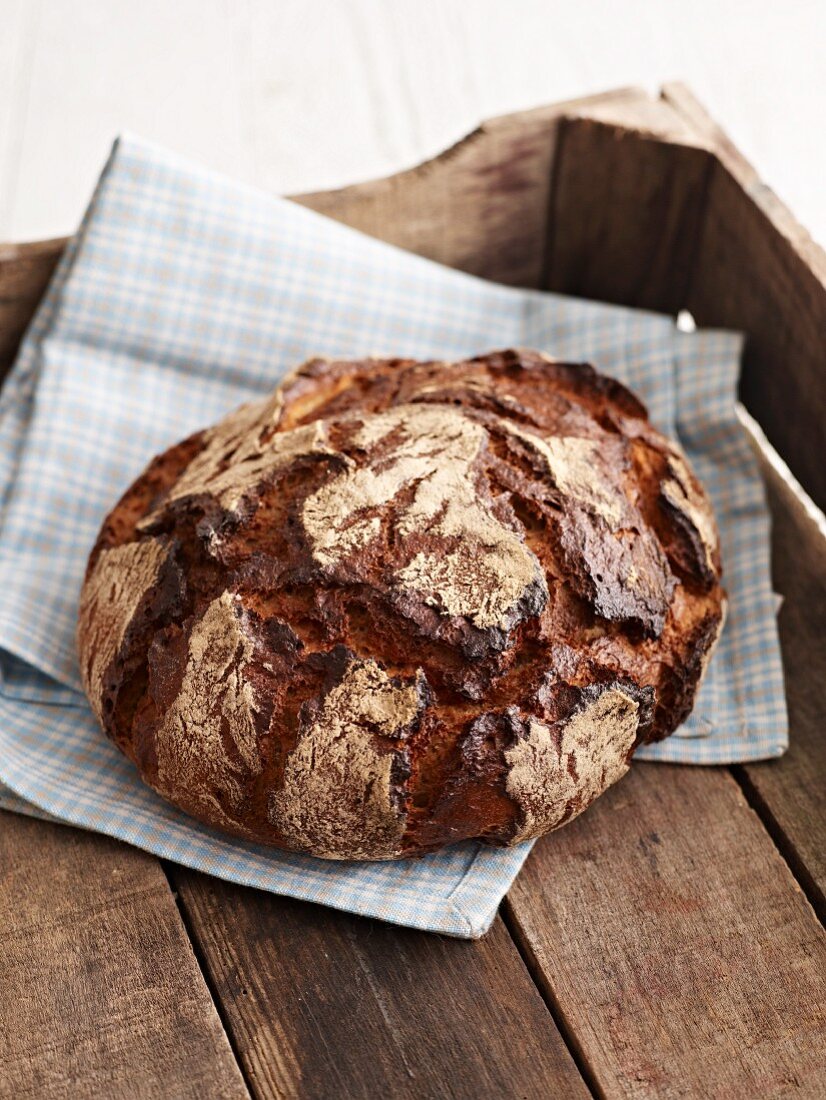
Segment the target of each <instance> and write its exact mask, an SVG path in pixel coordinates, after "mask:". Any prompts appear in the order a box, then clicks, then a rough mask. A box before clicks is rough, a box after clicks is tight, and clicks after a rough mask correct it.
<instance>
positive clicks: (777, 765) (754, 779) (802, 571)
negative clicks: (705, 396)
mask: <svg viewBox="0 0 826 1100" xmlns="http://www.w3.org/2000/svg"><path fill="white" fill-rule="evenodd" d="M763 473H764V476H765V478H766V484H767V487H768V492H769V503H770V506H771V511H772V517H773V524H772V573H773V582H774V588H775V591H777V592H779V593H781V595H782V596H783V606H782V608H781V609H780V617H779V625H780V640H781V644H782V646H783V664H784V668H785V678H786V699H787V702H788V707H789V726H790V746H789V750H788V752H787V753H786V755H785V756H782V757H781V758H780V759H779V760H772V761H769V762H767V763H764V764H749V765H745V766H743V767H741V768H738V769H736V772H737V777H738V779H739V780H740V781H741V782H742V783H743V785H744V787H745V789H746V793H747V796H748V798H749V800H750V801H751V804H752V805H753V806H754V807H755V809H757V811H758V813H759V814H760V816H761V818H762V819H763V820H764V821H765V822H766V824H767V825H768V827H769V830H770V832H771V833H772V835H773V836H774V838H775V840H776V841H777V843H778V844H779V846H780V848H781V850H782V851H783V853H784V855H785V856H786V858H787V860H788V861H789V863H790V864H791V866H792V868H793V869H794V871H795V874H796V875H797V877H798V879H799V880H800V882H801V883H802V884H803V885H804V887H805V889H806V892H807V894H808V896H809V898H810V899H811V901H812V904H813V905H814V906H815V909H816V910H817V912H818V914H819V916H820V918H821V920H823V921H824V922H826V795H824V792H825V791H826V735H824V731H826V699H825V698H824V691H823V685H824V684H826V645H824V641H823V639H824V637H826V539H824V538H823V535H822V534H821V532H820V531H819V530H818V528H817V525H816V524H815V523H814V521H813V520H812V519H811V518H810V517H809V516H808V515H807V514H806V511H805V509H804V507H803V505H802V504H801V502H800V501H799V500H798V499H797V498H796V497H795V495H794V493H793V492H792V490H791V489H790V488H789V486H788V485H787V484H786V483H785V482H784V481H783V479H782V477H780V475H779V474H778V473H777V471H776V470H774V469H773V468H772V467H771V466H770V465H769V464H768V463H767V462H764V463H763Z"/></svg>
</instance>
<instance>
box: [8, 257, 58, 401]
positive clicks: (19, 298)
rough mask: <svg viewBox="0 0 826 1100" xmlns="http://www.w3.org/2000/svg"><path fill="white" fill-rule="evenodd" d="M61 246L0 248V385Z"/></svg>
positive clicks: (43, 289)
mask: <svg viewBox="0 0 826 1100" xmlns="http://www.w3.org/2000/svg"><path fill="white" fill-rule="evenodd" d="M65 244H66V242H65V241H64V240H58V241H37V242H35V243H33V244H22V245H21V244H18V245H0V382H2V380H3V378H5V376H6V374H7V372H8V370H9V367H10V366H11V365H12V363H13V362H14V357H15V355H16V354H17V348H18V346H19V344H20V338H21V337H22V335H23V333H24V331H25V329H26V326H27V325H28V323H29V321H30V320H31V318H32V314H33V313H34V311H35V309H36V308H37V305H38V303H39V302H40V299H41V298H42V297H43V292H44V291H45V289H46V286H47V284H48V282H49V279H51V277H52V272H53V271H54V269H55V266H56V264H57V261H58V260H59V259H60V255H61V253H62V252H63V248H64V246H65Z"/></svg>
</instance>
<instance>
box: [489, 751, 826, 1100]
mask: <svg viewBox="0 0 826 1100" xmlns="http://www.w3.org/2000/svg"><path fill="white" fill-rule="evenodd" d="M507 904H508V906H509V920H510V922H511V927H512V930H513V932H514V933H515V935H516V936H517V937H518V939H519V941H520V942H521V944H522V945H523V948H524V951H525V953H526V956H527V957H528V958H529V959H530V960H531V963H532V969H533V972H534V975H535V977H536V978H537V980H538V981H539V983H540V985H541V987H542V988H543V989H544V990H545V992H546V995H547V996H548V997H549V998H550V1000H551V1002H552V1003H554V1004H555V1005H556V1009H557V1014H558V1017H559V1018H560V1019H562V1020H564V1021H565V1023H566V1025H567V1027H568V1029H570V1031H571V1032H572V1033H573V1034H574V1035H575V1036H576V1041H577V1044H578V1046H579V1049H580V1053H581V1058H582V1059H583V1061H584V1062H585V1063H586V1064H587V1066H588V1067H589V1069H590V1072H591V1074H592V1075H593V1078H594V1079H595V1081H596V1084H597V1087H598V1089H599V1090H600V1091H601V1093H602V1094H604V1095H605V1096H606V1097H620V1096H635V1097H661V1096H702V1097H719V1098H721V1100H737V1098H740V1097H742V1098H743V1100H746V1098H749V1100H750V1098H752V1097H755V1096H759V1097H761V1098H768V1097H778V1096H786V1095H792V1094H793V1095H794V1096H800V1097H804V1096H805V1097H812V1098H814V1097H822V1096H823V1094H824V1089H825V1088H826V935H824V932H823V929H822V928H821V926H820V924H819V923H818V921H817V919H816V917H815V914H814V913H813V912H812V909H811V907H810V906H809V904H808V903H807V901H806V899H805V898H804V896H803V895H802V894H801V892H800V891H799V889H798V888H797V886H796V883H795V882H794V879H793V878H792V876H791V874H790V873H789V870H788V868H787V867H786V865H785V863H784V862H783V860H782V858H781V856H780V855H779V853H778V852H777V849H776V848H775V847H774V845H773V844H772V842H771V839H770V838H769V836H768V835H767V833H766V832H765V830H764V828H763V826H762V825H761V824H760V822H759V821H758V819H757V818H756V816H755V815H754V814H753V812H752V811H751V810H750V809H749V807H748V806H747V804H746V802H745V799H744V798H743V797H742V794H741V792H740V791H739V789H738V788H737V786H736V785H735V783H734V780H733V779H732V778H731V776H730V775H729V774H728V772H726V771H723V770H718V769H709V768H704V769H701V768H679V767H674V766H666V765H653V764H637V765H635V766H634V767H633V768H632V770H631V773H630V774H629V776H628V777H627V778H626V779H624V780H623V781H622V782H620V783H619V784H618V785H617V786H616V787H614V788H612V789H611V790H610V791H609V792H608V793H607V794H606V795H605V796H603V798H601V799H600V800H599V801H598V802H597V803H596V804H595V805H594V807H592V809H591V810H590V811H589V812H588V813H587V814H585V815H583V816H582V817H581V818H578V819H577V820H576V821H575V822H574V823H573V824H572V825H570V826H568V827H566V828H565V829H562V830H560V832H558V833H555V834H552V835H551V836H549V837H546V838H544V839H543V840H541V841H539V843H538V844H537V846H536V848H535V849H534V851H533V853H532V854H531V856H530V857H529V859H528V864H527V866H526V868H525V870H523V872H522V874H521V875H520V877H519V879H518V880H517V882H516V884H515V885H514V887H513V888H512V890H511V892H510V894H509V897H508V902H507Z"/></svg>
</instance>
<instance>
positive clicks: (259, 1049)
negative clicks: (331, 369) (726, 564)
mask: <svg viewBox="0 0 826 1100" xmlns="http://www.w3.org/2000/svg"><path fill="white" fill-rule="evenodd" d="M300 201H302V202H305V203H306V204H308V205H310V206H313V207H314V208H316V209H319V210H322V211H324V212H325V213H328V214H330V215H332V216H334V217H337V218H339V219H340V220H343V221H346V222H349V223H350V224H353V225H357V226H359V227H360V228H363V229H365V230H366V231H367V232H370V233H372V234H374V235H376V236H380V237H382V238H385V239H388V240H392V241H394V242H396V243H398V244H400V245H402V246H403V247H406V248H411V249H412V250H414V251H417V252H420V253H422V254H424V255H429V256H432V257H433V258H435V259H438V260H441V261H443V262H445V263H449V264H452V265H453V266H456V267H461V268H463V269H465V270H469V271H474V272H476V273H477V274H480V275H483V276H485V277H488V278H493V279H497V280H500V281H504V282H508V283H512V284H518V285H523V286H542V287H547V288H551V289H558V290H564V291H568V292H572V293H578V294H583V295H586V296H589V297H595V298H604V299H608V300H613V301H617V302H623V303H629V304H635V305H640V306H646V307H649V308H654V309H661V310H667V311H676V310H677V309H680V308H688V309H690V310H691V311H692V313H693V314H694V316H695V317H696V319H697V321H698V323H700V324H704V325H713V324H725V325H729V326H732V327H736V328H741V329H744V330H745V331H746V332H747V333H748V334H749V343H748V348H747V354H746V358H745V364H744V375H743V384H742V397H743V400H744V402H745V404H746V405H747V406H748V408H749V409H750V411H751V412H752V413H753V415H754V416H755V417H756V418H757V419H758V420H759V421H760V423H761V425H762V427H763V429H764V430H765V431H766V433H767V435H768V436H769V438H770V439H771V440H772V442H773V443H774V445H775V447H776V448H777V449H778V450H779V451H780V452H781V454H782V455H783V457H784V458H785V460H786V461H787V462H788V463H789V465H790V466H791V467H792V469H793V471H794V473H795V474H796V476H797V478H798V479H799V481H800V482H801V483H802V484H803V485H804V486H805V487H806V489H807V490H808V491H809V493H810V494H811V495H812V497H813V498H814V499H815V500H816V501H818V503H820V504H821V505H822V504H823V502H824V499H826V463H824V456H823V448H822V442H823V426H824V423H826V419H824V408H826V379H825V378H824V361H826V258H824V256H823V254H822V252H820V251H819V250H818V249H817V248H816V247H815V246H814V245H812V243H811V241H810V240H809V239H808V238H807V236H806V234H805V233H804V232H803V231H802V230H801V229H800V227H799V226H798V225H797V224H796V223H795V222H794V220H793V219H792V217H791V215H789V214H788V212H787V211H786V210H785V209H784V208H783V207H782V206H781V205H780V204H779V203H778V201H777V200H776V199H775V198H774V196H773V195H771V193H770V192H768V191H767V190H766V189H765V188H763V187H762V185H761V184H760V182H759V180H757V178H756V176H755V175H754V173H753V172H752V170H751V169H750V168H749V167H748V165H747V164H745V162H744V161H743V160H742V158H741V157H740V156H739V154H738V153H737V151H736V150H735V149H733V147H732V146H731V145H730V143H729V142H728V141H727V140H726V139H725V137H724V136H723V135H722V134H721V133H720V132H719V131H718V130H717V128H716V127H715V126H714V124H713V123H712V122H711V121H710V120H709V119H708V117H707V116H706V115H705V114H704V113H703V112H702V110H701V108H699V106H698V105H697V103H696V102H695V101H694V100H693V99H692V98H691V96H690V95H689V94H688V93H687V92H686V90H685V89H683V88H680V87H671V88H667V89H666V90H665V91H664V93H663V95H662V97H661V98H660V99H656V100H655V99H652V98H650V97H648V96H647V95H645V93H642V92H639V91H636V90H633V89H631V90H625V91H621V92H617V93H611V94H609V95H605V96H599V97H594V98H592V99H589V100H585V101H579V102H577V103H570V104H563V105H557V106H555V107H549V108H541V109H539V110H537V111H534V112H528V113H526V114H522V115H517V116H511V117H508V118H502V119H498V120H494V121H493V122H490V123H486V124H485V125H484V126H483V127H482V128H481V129H480V130H479V131H477V132H476V133H474V134H472V135H471V136H470V137H469V138H467V139H466V140H465V141H464V142H462V143H460V144H459V145H458V146H457V147H455V148H454V149H452V150H450V151H449V152H448V153H446V154H444V155H443V156H442V157H440V158H438V159H437V160H436V161H434V162H431V163H429V164H427V165H424V166H422V167H421V168H419V169H416V170H414V171H412V172H408V173H404V174H402V175H400V176H396V177H393V178H391V179H389V180H385V181H380V182H378V183H374V184H367V185H361V186H358V187H353V188H347V189H345V190H343V191H339V192H333V193H327V194H317V195H310V196H303V197H301V199H300ZM61 248H62V242H46V243H45V244H40V245H31V246H14V247H12V246H10V247H8V248H7V249H5V250H0V358H2V362H3V363H4V364H5V365H8V363H9V362H10V361H11V357H12V356H13V353H14V350H15V348H16V345H17V342H18V341H19V337H20V333H21V332H22V328H23V326H24V324H25V323H26V322H27V320H28V318H29V317H30V315H31V312H32V310H33V308H34V306H35V304H36V302H37V301H38V300H39V298H40V296H41V294H42V291H43V287H44V285H45V282H46V280H47V279H48V276H49V274H50V272H51V270H52V269H53V267H54V263H55V262H56V259H57V257H58V255H59V253H60V250H61ZM817 440H819V441H820V444H819V446H818V445H817V444H816V441H817ZM761 455H762V458H761V461H762V463H763V467H764V470H765V474H766V479H767V486H768V492H769V497H770V503H771V507H772V511H773V514H774V520H775V523H774V535H773V547H774V577H775V587H776V589H777V591H779V592H781V593H782V594H783V596H784V603H783V607H782V611H781V613H780V627H781V634H782V644H783V657H784V663H785V669H786V677H787V694H788V703H789V709H790V717H791V739H792V747H791V749H790V750H789V752H788V753H787V755H786V756H784V757H783V758H782V759H780V760H777V761H773V762H771V763H765V764H755V765H748V766H744V767H736V768H687V767H673V766H666V765H651V764H636V765H635V766H634V767H633V769H632V771H631V773H630V774H629V776H628V777H627V778H626V779H624V780H623V781H622V782H621V783H620V784H619V785H618V786H616V787H615V788H613V789H612V790H610V791H609V792H608V794H606V795H605V796H604V797H603V798H601V799H600V800H599V801H598V802H597V803H596V805H595V806H594V807H593V808H592V809H590V810H589V811H588V812H587V813H586V814H585V815H584V816H583V817H582V818H580V819H578V820H577V821H575V822H574V823H572V824H571V825H569V826H567V827H566V828H564V829H563V830H561V831H560V832H559V833H556V834H553V835H551V836H549V837H546V838H545V839H544V840H542V841H540V842H539V843H538V844H537V845H536V847H535V849H534V851H533V853H532V854H531V856H530V858H529V860H528V863H527V865H526V867H525V869H524V871H523V872H522V874H521V875H520V877H519V879H518V880H517V882H516V884H515V885H514V887H513V889H512V890H511V892H510V894H509V896H508V898H507V899H506V901H505V903H504V904H503V906H502V910H501V913H500V915H499V916H498V917H497V919H496V921H495V922H494V925H493V928H492V930H491V932H490V933H489V935H488V936H487V937H486V938H485V939H483V940H481V941H479V942H477V943H468V942H461V941H454V940H449V939H446V938H443V937H439V936H435V935H428V934H424V933H418V932H412V931H408V930H404V929H398V928H394V927H391V926H389V925H383V924H380V923H378V922H374V921H369V920H365V919H361V918H356V917H350V916H347V915H343V914H340V913H336V912H333V911H331V910H327V909H322V908H319V907H314V906H312V905H308V904H303V903H298V902H295V901H291V900H285V899H283V898H278V897H273V896H270V895H267V894H263V893H259V892H256V891H254V890H249V889H245V888H243V887H239V886H234V885H230V884H227V883H223V882H220V881H218V880H216V879H211V878H207V877H205V876H203V875H201V874H197V873H195V872H192V871H188V870H186V869H184V868H181V867H177V866H174V865H171V864H164V863H162V862H160V861H159V860H158V859H156V858H154V857H151V856H148V855H145V854H143V853H141V852H138V851H136V850H134V849H132V848H128V847H126V846H124V845H122V844H119V843H116V842H114V841H111V840H109V839H106V838H103V837H100V836H96V835H93V834H90V833H83V832H79V831H76V830H74V829H71V828H68V827H63V826H59V825H51V824H46V823H43V822H40V821H36V820H32V819H28V818H24V817H17V816H14V815H11V814H3V815H2V825H3V828H2V831H1V832H0V945H1V946H0V1095H2V1096H4V1097H6V1096H8V1097H14V1098H23V1097H36V1098H40V1097H64V1096H65V1097H78V1096H80V1097H85V1096H102V1097H144V1096H158V1097H196V1096H197V1097H244V1096H247V1095H253V1096H256V1097H268V1096H285V1097H293V1096H301V1097H336V1098H338V1097H385V1096H386V1097H417V1098H418V1097H467V1098H472V1100H477V1098H480V1097H537V1098H547V1097H566V1096H574V1097H587V1096H588V1095H589V1094H590V1093H593V1094H594V1095H596V1096H608V1097H618V1096H635V1097H636V1096H642V1097H648V1096H669V1097H671V1096H698V1097H721V1098H729V1097H758V1098H762V1097H773V1096H795V1097H802V1096H807V1097H822V1096H824V1095H826V939H825V938H824V933H823V929H822V926H821V920H822V919H823V917H824V913H826V903H825V902H824V883H825V882H826V820H824V789H826V747H825V742H824V716H825V712H826V707H824V685H826V644H824V638H826V539H824V536H823V534H822V532H821V531H820V530H819V529H818V526H817V523H816V520H815V519H814V518H812V516H811V515H810V514H809V512H808V511H807V508H806V505H805V502H804V501H803V500H802V499H801V497H800V496H799V495H798V494H797V493H796V491H795V489H794V488H793V487H792V486H791V485H790V483H789V481H788V479H785V478H784V477H783V476H781V475H780V474H779V473H778V472H777V469H776V468H775V466H773V465H772V457H771V453H770V451H769V450H768V449H767V448H766V447H763V449H762V450H761Z"/></svg>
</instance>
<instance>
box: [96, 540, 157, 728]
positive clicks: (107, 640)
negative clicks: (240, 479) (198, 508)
mask: <svg viewBox="0 0 826 1100" xmlns="http://www.w3.org/2000/svg"><path fill="white" fill-rule="evenodd" d="M168 554H169V546H168V544H167V542H166V541H165V540H162V539H145V540H144V541H143V542H129V543H126V544H125V545H124V546H116V547H114V548H113V549H111V550H103V551H102V552H101V553H100V555H99V556H98V559H97V561H96V563H95V567H94V569H93V570H92V572H91V573H90V574H89V577H88V578H87V580H86V583H85V584H84V586H83V592H82V593H81V598H80V617H79V622H78V648H79V650H80V671H81V676H82V678H83V686H84V688H85V689H86V694H87V695H88V696H89V702H90V703H91V705H92V709H93V710H94V712H95V715H96V716H97V718H98V721H101V722H102V721H103V677H104V675H105V674H106V670H107V668H109V666H110V665H111V663H112V661H114V659H115V657H116V656H117V654H118V650H119V649H120V647H121V644H122V642H123V639H124V635H125V634H126V630H127V628H128V627H129V624H130V623H131V622H132V619H133V617H134V615H135V612H136V611H137V610H138V607H139V605H140V603H141V601H142V600H143V598H144V597H145V596H146V595H147V593H148V592H149V590H150V589H151V588H152V586H153V585H154V584H155V582H156V581H157V579H158V574H159V573H160V570H161V566H162V565H163V564H164V562H165V561H166V559H167V556H168Z"/></svg>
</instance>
